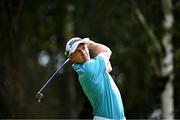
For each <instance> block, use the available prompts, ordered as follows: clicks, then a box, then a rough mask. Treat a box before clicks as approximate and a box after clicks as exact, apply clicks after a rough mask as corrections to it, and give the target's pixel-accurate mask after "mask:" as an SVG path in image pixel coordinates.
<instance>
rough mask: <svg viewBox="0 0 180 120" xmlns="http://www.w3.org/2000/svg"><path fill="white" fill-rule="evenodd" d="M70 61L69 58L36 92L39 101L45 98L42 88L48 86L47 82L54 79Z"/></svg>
mask: <svg viewBox="0 0 180 120" xmlns="http://www.w3.org/2000/svg"><path fill="white" fill-rule="evenodd" d="M68 61H69V58H68V59H67V60H66V61H65V62H64V63H63V64H62V65H61V66H59V68H58V69H57V70H56V71H55V72H54V73H53V75H52V76H51V77H50V78H49V79H48V80H47V82H46V83H45V84H44V85H43V86H42V88H41V89H40V90H39V91H38V92H37V93H36V99H37V102H39V103H40V102H41V99H42V98H43V94H42V93H41V92H42V90H43V89H44V88H45V87H46V86H47V84H48V83H49V82H50V81H51V80H52V78H53V77H54V76H55V75H56V74H57V73H58V72H59V71H60V70H61V68H62V67H63V66H64V65H65V64H66V63H67V62H68Z"/></svg>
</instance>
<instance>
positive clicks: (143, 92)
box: [0, 0, 180, 119]
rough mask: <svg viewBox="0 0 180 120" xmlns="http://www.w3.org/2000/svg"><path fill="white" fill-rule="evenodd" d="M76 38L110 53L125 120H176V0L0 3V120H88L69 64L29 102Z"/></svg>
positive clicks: (179, 54)
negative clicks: (39, 98)
mask: <svg viewBox="0 0 180 120" xmlns="http://www.w3.org/2000/svg"><path fill="white" fill-rule="evenodd" d="M74 36H78V37H82V38H84V37H89V38H90V39H92V40H93V41H96V42H99V43H102V44H105V45H106V46H108V47H109V48H110V49H111V50H112V51H113V54H112V57H111V64H112V67H113V71H112V73H111V75H112V76H113V78H114V81H115V83H116V84H117V86H118V88H119V90H120V91H121V95H122V99H123V103H124V108H125V114H126V118H127V119H161V118H162V119H166V118H168V119H178V118H180V102H179V99H180V81H179V80H180V71H179V70H180V40H179V39H180V1H179V0H1V1H0V41H1V43H0V55H1V59H0V118H1V119H2V118H8V119H11V118H16V119H20V118H26V119H32V118H41V119H44V118H52V119H61V118H62V119H65V118H66V119H82V118H90V119H92V118H93V115H92V107H91V105H90V103H89V101H88V100H87V98H86V96H85V95H84V93H83V91H82V88H81V86H80V85H79V82H78V79H77V74H76V73H75V72H74V70H73V69H72V67H71V65H72V63H69V64H67V65H66V66H65V67H64V68H63V70H62V71H61V72H60V73H59V74H58V75H57V76H56V77H55V78H54V79H53V81H51V83H50V84H49V85H48V87H47V88H46V89H45V90H44V91H43V93H44V99H43V102H42V103H40V104H39V103H37V102H36V100H35V95H36V92H37V91H38V90H39V89H40V87H42V85H43V84H44V83H45V82H46V81H47V79H48V78H49V77H50V76H51V75H52V73H53V72H54V71H55V70H56V68H57V66H58V65H60V64H62V62H63V61H64V60H65V59H66V58H65V57H64V55H63V53H64V48H65V44H66V42H67V40H68V39H69V38H71V37H74Z"/></svg>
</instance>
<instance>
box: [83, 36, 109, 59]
mask: <svg viewBox="0 0 180 120" xmlns="http://www.w3.org/2000/svg"><path fill="white" fill-rule="evenodd" d="M86 45H87V47H88V48H89V49H91V50H92V51H93V52H94V53H95V54H97V55H98V54H106V56H107V57H108V59H110V56H111V54H112V52H111V50H110V49H109V48H108V47H107V46H105V45H103V44H100V43H96V42H94V41H91V40H90V41H88V42H86Z"/></svg>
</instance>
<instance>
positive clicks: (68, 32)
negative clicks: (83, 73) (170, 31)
mask: <svg viewBox="0 0 180 120" xmlns="http://www.w3.org/2000/svg"><path fill="white" fill-rule="evenodd" d="M66 7H67V8H66V9H67V13H66V17H65V19H64V38H65V40H69V39H70V38H72V37H73V36H74V21H73V17H72V13H73V11H74V6H73V5H70V4H68V5H67V6H66ZM66 42H67V41H65V43H66ZM66 78H67V79H66V82H65V86H67V88H66V89H67V90H64V92H67V93H66V94H65V95H66V97H67V98H65V99H64V100H66V99H67V100H66V102H68V103H66V104H64V105H66V106H64V107H66V110H67V112H65V113H66V114H67V113H68V114H67V115H68V116H65V117H66V118H76V117H77V113H75V112H76V107H75V106H74V105H75V97H76V96H77V95H76V90H75V81H74V78H75V77H74V76H73V72H72V66H71V64H68V65H67V75H66Z"/></svg>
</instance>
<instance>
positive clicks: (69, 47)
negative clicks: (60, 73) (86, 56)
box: [65, 37, 89, 56]
mask: <svg viewBox="0 0 180 120" xmlns="http://www.w3.org/2000/svg"><path fill="white" fill-rule="evenodd" d="M88 40H89V38H84V39H82V38H79V37H74V38H71V39H70V40H69V41H68V42H67V44H66V51H65V55H66V56H69V55H70V54H71V53H73V52H74V51H75V50H76V48H77V47H78V45H79V44H80V43H85V41H88Z"/></svg>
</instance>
